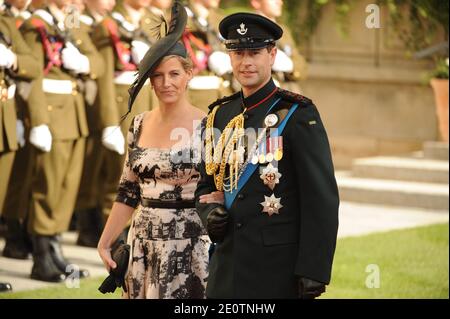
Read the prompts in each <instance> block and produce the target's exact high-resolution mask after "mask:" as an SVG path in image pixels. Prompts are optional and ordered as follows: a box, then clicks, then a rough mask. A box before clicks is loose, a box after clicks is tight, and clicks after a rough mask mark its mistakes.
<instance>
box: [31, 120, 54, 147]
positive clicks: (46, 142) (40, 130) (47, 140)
mask: <svg viewBox="0 0 450 319" xmlns="http://www.w3.org/2000/svg"><path fill="white" fill-rule="evenodd" d="M52 141H53V138H52V133H51V132H50V129H49V128H48V126H47V125H45V124H42V125H39V126H35V127H33V128H32V129H31V131H30V143H31V144H33V145H34V146H35V147H36V148H37V149H39V150H41V151H43V152H50V150H51V149H52Z"/></svg>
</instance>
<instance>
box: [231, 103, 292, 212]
mask: <svg viewBox="0 0 450 319" xmlns="http://www.w3.org/2000/svg"><path fill="white" fill-rule="evenodd" d="M280 100H281V98H279V99H278V100H276V101H275V103H274V104H273V105H272V106H271V107H270V108H269V110H268V111H267V113H266V115H267V114H269V113H270V111H271V110H272V109H273V107H274V106H275V105H276V104H278V102H279V101H280ZM298 106H299V105H298V104H294V105H293V106H292V107H291V108H290V109H289V112H288V114H287V115H286V117H285V118H284V119H283V121H282V122H281V123H280V125H279V126H278V127H277V130H275V131H274V132H272V133H271V135H270V137H275V136H279V135H281V133H282V132H283V130H284V128H285V127H286V124H287V122H288V120H289V118H290V117H291V116H292V114H293V113H294V111H295V110H296V109H297V108H298ZM277 133H278V135H276V134H277ZM262 143H266V138H264V139H263V141H262V142H261V143H260V144H259V145H258V147H260V146H261V145H262ZM258 166H259V163H258V164H253V163H251V162H249V163H248V165H247V167H246V168H245V171H244V172H243V173H242V175H241V177H240V178H239V180H238V185H237V189H236V190H235V191H233V192H224V194H225V208H226V209H230V208H231V206H232V205H233V202H234V200H235V199H236V196H237V194H238V193H239V192H240V191H241V189H242V188H243V187H244V185H245V184H246V183H247V182H248V180H249V179H250V177H251V176H252V175H253V173H254V172H255V170H256V169H257V168H258Z"/></svg>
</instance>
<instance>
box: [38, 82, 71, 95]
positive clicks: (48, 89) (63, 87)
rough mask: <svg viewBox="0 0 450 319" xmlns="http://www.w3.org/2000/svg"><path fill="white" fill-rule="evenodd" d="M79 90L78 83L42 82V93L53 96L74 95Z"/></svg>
mask: <svg viewBox="0 0 450 319" xmlns="http://www.w3.org/2000/svg"><path fill="white" fill-rule="evenodd" d="M76 89H77V83H76V82H73V81H70V80H53V79H43V80H42V91H44V92H45V93H52V94H72V93H73V92H74V91H76Z"/></svg>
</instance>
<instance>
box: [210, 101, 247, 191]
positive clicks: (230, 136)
mask: <svg viewBox="0 0 450 319" xmlns="http://www.w3.org/2000/svg"><path fill="white" fill-rule="evenodd" d="M219 107H220V105H217V106H216V107H214V109H213V110H212V111H211V112H210V114H209V115H208V117H207V119H206V127H205V128H206V136H205V163H206V165H205V166H206V173H207V174H208V175H213V176H214V183H215V185H216V188H217V190H218V191H224V190H226V191H232V190H233V189H237V182H238V181H237V173H238V169H239V163H240V162H241V158H240V156H239V154H240V153H239V152H238V148H237V147H238V141H239V140H240V139H241V138H242V137H243V136H244V113H245V111H246V110H244V111H243V112H242V113H240V114H239V115H236V116H235V117H234V118H233V119H232V120H231V121H230V122H229V123H228V124H227V126H226V127H225V129H224V130H223V132H222V134H221V135H220V138H219V140H218V142H217V145H215V146H214V141H215V139H214V127H213V126H214V117H215V115H216V112H217V110H218V109H219ZM227 163H228V164H229V177H228V178H227V180H229V181H230V182H229V185H225V182H224V181H225V180H226V178H225V170H226V165H227ZM235 176H236V178H235Z"/></svg>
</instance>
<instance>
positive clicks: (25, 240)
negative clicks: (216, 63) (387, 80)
mask: <svg viewBox="0 0 450 319" xmlns="http://www.w3.org/2000/svg"><path fill="white" fill-rule="evenodd" d="M6 225H7V231H6V242H5V247H4V248H3V257H7V258H14V259H28V257H29V256H30V254H31V252H32V246H31V240H30V237H29V235H28V233H27V231H26V229H25V227H24V224H23V223H21V222H20V220H18V219H7V220H6Z"/></svg>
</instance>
